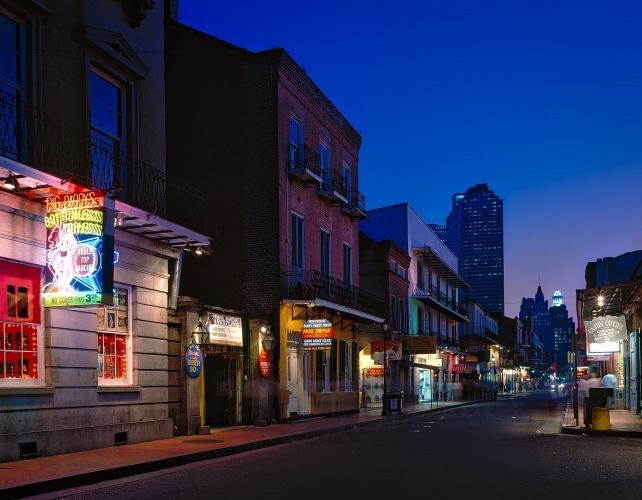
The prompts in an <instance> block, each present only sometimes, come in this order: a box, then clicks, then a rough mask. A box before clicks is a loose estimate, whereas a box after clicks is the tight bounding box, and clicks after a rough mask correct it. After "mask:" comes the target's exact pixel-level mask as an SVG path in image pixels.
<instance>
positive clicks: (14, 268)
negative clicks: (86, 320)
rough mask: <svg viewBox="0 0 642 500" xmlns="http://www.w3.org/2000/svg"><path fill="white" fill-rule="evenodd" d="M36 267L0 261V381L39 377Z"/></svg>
mask: <svg viewBox="0 0 642 500" xmlns="http://www.w3.org/2000/svg"><path fill="white" fill-rule="evenodd" d="M40 277H41V271H40V269H39V268H37V267H33V266H27V265H23V264H17V263H13V262H8V261H0V385H2V386H4V385H16V381H20V382H17V384H18V385H25V384H28V385H31V384H33V383H34V381H37V380H39V377H40V373H41V371H42V370H41V367H40V363H41V359H42V352H41V349H40V344H41V342H40V337H39V335H40V331H39V324H40V292H39V290H40V281H41V279H40Z"/></svg>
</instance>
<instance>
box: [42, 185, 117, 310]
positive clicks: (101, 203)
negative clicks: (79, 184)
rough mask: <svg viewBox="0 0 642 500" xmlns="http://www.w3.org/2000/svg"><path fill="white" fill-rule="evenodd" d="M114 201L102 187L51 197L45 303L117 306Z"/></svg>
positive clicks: (48, 207)
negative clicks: (114, 304) (115, 297)
mask: <svg viewBox="0 0 642 500" xmlns="http://www.w3.org/2000/svg"><path fill="white" fill-rule="evenodd" d="M113 220H114V201H113V200H111V199H108V198H105V196H104V193H103V192H102V191H87V192H84V193H73V194H65V195H58V196H52V197H49V198H47V215H46V217H45V225H46V226H47V243H46V249H45V265H46V269H45V282H46V284H45V286H44V288H43V293H42V297H43V300H44V305H45V307H78V306H95V305H97V304H113V302H114V291H113V287H114V286H113V279H114V278H113V275H114V224H109V223H108V224H105V221H113Z"/></svg>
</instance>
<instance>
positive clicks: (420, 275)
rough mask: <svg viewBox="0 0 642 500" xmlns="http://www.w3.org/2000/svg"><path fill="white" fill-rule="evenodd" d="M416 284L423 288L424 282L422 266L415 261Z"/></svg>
mask: <svg viewBox="0 0 642 500" xmlns="http://www.w3.org/2000/svg"><path fill="white" fill-rule="evenodd" d="M417 286H418V287H419V288H420V289H422V290H425V289H426V288H425V282H424V266H423V264H422V263H421V262H419V261H417Z"/></svg>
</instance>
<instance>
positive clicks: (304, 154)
mask: <svg viewBox="0 0 642 500" xmlns="http://www.w3.org/2000/svg"><path fill="white" fill-rule="evenodd" d="M289 158H290V159H289V162H288V175H291V176H294V177H296V178H298V179H300V180H301V181H302V182H303V184H305V185H306V186H314V185H319V184H321V156H320V155H319V153H318V152H317V151H315V150H314V149H312V148H311V147H310V146H307V145H305V144H301V145H299V146H293V145H292V144H290V156H289Z"/></svg>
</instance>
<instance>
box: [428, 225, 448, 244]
mask: <svg viewBox="0 0 642 500" xmlns="http://www.w3.org/2000/svg"><path fill="white" fill-rule="evenodd" d="M428 227H429V228H430V229H432V232H433V233H435V234H436V235H437V238H439V239H440V240H441V242H442V243H443V244H444V245H448V229H447V227H446V226H441V225H439V224H428Z"/></svg>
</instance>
